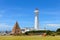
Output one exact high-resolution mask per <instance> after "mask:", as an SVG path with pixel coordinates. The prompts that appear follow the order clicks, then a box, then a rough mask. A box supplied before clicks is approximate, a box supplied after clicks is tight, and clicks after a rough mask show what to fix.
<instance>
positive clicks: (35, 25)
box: [34, 8, 39, 30]
mask: <svg viewBox="0 0 60 40" xmlns="http://www.w3.org/2000/svg"><path fill="white" fill-rule="evenodd" d="M34 13H35V23H34V29H35V30H39V18H38V15H39V10H38V9H37V8H36V9H35V11H34Z"/></svg>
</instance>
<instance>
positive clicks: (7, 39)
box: [0, 36, 60, 40]
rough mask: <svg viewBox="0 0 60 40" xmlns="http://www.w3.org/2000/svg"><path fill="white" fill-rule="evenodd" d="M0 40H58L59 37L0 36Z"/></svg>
mask: <svg viewBox="0 0 60 40" xmlns="http://www.w3.org/2000/svg"><path fill="white" fill-rule="evenodd" d="M0 40H60V36H46V37H43V36H0Z"/></svg>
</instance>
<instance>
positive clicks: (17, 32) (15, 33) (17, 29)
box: [12, 22, 22, 35]
mask: <svg viewBox="0 0 60 40" xmlns="http://www.w3.org/2000/svg"><path fill="white" fill-rule="evenodd" d="M21 33H22V32H21V29H20V27H19V25H18V22H16V24H15V25H14V27H13V29H12V34H14V35H18V34H21Z"/></svg>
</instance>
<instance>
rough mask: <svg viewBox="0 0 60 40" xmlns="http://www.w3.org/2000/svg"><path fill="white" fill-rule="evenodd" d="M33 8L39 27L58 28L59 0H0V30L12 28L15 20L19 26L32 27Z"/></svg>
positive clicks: (59, 15)
mask: <svg viewBox="0 0 60 40" xmlns="http://www.w3.org/2000/svg"><path fill="white" fill-rule="evenodd" d="M35 8H38V9H39V25H40V29H44V27H46V29H48V30H56V29H57V28H60V0H0V30H12V28H13V26H14V24H15V22H16V21H18V23H19V26H20V27H21V28H25V27H28V28H33V26H34V16H35V14H34V10H35Z"/></svg>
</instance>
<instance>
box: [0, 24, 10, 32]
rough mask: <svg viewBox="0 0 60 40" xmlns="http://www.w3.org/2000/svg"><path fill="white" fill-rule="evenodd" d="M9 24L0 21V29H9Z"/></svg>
mask: <svg viewBox="0 0 60 40" xmlns="http://www.w3.org/2000/svg"><path fill="white" fill-rule="evenodd" d="M10 27H11V26H10V25H7V24H6V23H0V30H4V31H5V30H9V29H10Z"/></svg>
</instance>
